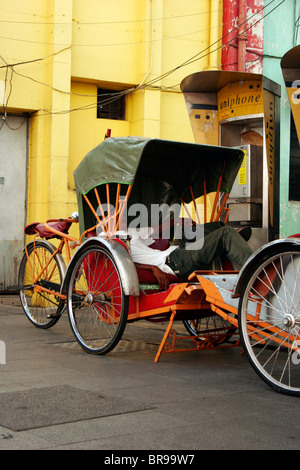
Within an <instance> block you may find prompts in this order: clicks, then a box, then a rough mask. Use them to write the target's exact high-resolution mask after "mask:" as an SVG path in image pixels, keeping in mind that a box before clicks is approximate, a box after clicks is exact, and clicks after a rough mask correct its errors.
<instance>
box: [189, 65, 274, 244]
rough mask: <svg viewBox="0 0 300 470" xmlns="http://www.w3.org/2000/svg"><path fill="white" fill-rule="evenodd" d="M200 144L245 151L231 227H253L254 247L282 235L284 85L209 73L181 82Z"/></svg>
mask: <svg viewBox="0 0 300 470" xmlns="http://www.w3.org/2000/svg"><path fill="white" fill-rule="evenodd" d="M181 90H182V92H183V94H184V98H185V102H186V105H187V110H188V113H189V117H190V121H191V126H192V130H193V134H194V139H195V142H196V143H202V144H203V143H205V144H209V145H219V146H229V147H240V148H242V150H243V151H244V161H243V164H242V166H241V168H240V170H239V173H238V175H237V178H236V180H235V183H234V185H233V188H232V190H231V192H230V195H229V198H228V200H227V207H228V209H229V217H228V223H229V224H231V225H232V226H234V227H237V228H239V227H240V226H245V225H250V226H251V227H252V230H253V235H252V237H251V244H252V246H253V248H254V249H257V248H259V247H260V246H262V245H263V244H265V243H267V242H269V241H271V240H273V239H275V238H278V236H279V102H280V86H279V85H278V84H277V83H275V82H273V81H271V80H269V79H267V78H266V77H264V76H263V75H260V74H255V73H243V72H232V71H216V70H214V71H204V72H198V73H194V74H192V75H189V76H187V77H186V78H185V79H184V80H183V81H182V83H181Z"/></svg>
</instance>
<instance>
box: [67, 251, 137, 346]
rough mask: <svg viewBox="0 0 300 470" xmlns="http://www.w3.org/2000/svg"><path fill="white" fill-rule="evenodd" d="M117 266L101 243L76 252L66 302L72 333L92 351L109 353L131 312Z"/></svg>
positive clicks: (119, 336)
mask: <svg viewBox="0 0 300 470" xmlns="http://www.w3.org/2000/svg"><path fill="white" fill-rule="evenodd" d="M128 304H129V300H128V296H126V295H125V294H124V291H123V286H122V281H121V277H120V274H119V270H118V267H117V265H116V263H115V260H114V258H113V256H112V254H111V253H110V252H109V250H107V249H106V248H105V247H104V246H102V245H92V246H89V247H87V248H86V249H84V250H82V251H81V252H79V253H78V254H77V257H76V259H75V260H74V266H73V269H72V271H71V273H70V278H69V282H68V287H67V305H68V313H69V320H70V324H71V328H72V330H73V333H74V335H75V337H76V339H77V341H78V343H79V344H80V345H81V347H82V348H83V349H84V350H85V351H87V352H88V353H91V354H106V353H108V352H109V351H111V350H112V349H113V348H114V347H115V346H116V345H117V344H118V342H119V341H120V339H121V337H122V334H123V331H124V328H125V325H126V321H127V315H128Z"/></svg>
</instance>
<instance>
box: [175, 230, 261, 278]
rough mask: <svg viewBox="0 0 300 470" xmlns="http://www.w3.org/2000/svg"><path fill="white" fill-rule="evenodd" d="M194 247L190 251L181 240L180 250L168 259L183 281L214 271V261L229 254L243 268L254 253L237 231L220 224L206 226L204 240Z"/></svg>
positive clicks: (190, 246) (196, 243)
mask: <svg viewBox="0 0 300 470" xmlns="http://www.w3.org/2000/svg"><path fill="white" fill-rule="evenodd" d="M175 244H178V243H177V242H175ZM193 245H194V246H192V245H189V249H186V247H184V246H183V242H182V240H180V243H179V248H177V250H175V251H173V252H172V253H171V254H170V256H169V257H168V259H167V264H168V266H170V268H171V269H172V270H173V271H174V272H175V274H176V275H177V276H179V277H181V278H183V279H187V278H188V276H189V275H190V274H191V273H192V272H194V271H197V270H202V269H212V263H213V261H214V260H215V259H216V258H218V257H220V256H223V255H225V254H228V255H229V257H230V258H231V259H232V260H233V261H234V262H235V263H236V264H238V265H239V266H243V264H244V263H245V262H246V261H247V259H248V258H249V257H250V256H251V255H252V253H253V252H252V250H251V248H250V246H249V245H248V243H247V242H246V241H245V240H244V239H243V237H242V236H241V235H240V234H239V233H238V232H237V231H236V230H235V229H233V228H232V227H230V226H227V225H222V223H219V222H213V223H211V224H206V225H205V230H204V240H198V241H196V242H195V243H194V244H193ZM199 247H200V248H199Z"/></svg>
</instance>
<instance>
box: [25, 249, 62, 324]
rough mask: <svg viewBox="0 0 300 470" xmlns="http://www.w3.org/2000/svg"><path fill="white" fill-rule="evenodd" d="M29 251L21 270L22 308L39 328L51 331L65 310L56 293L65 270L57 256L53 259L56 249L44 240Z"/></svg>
mask: <svg viewBox="0 0 300 470" xmlns="http://www.w3.org/2000/svg"><path fill="white" fill-rule="evenodd" d="M26 250H27V254H26V252H25V253H24V255H23V258H22V260H21V264H20V268H19V286H20V300H21V304H22V307H23V310H24V312H25V314H26V316H27V318H28V319H29V320H30V321H31V323H33V324H34V325H35V326H36V327H37V328H45V329H46V328H50V327H51V326H53V325H55V323H56V322H57V321H58V320H59V318H60V313H61V311H62V307H63V302H62V301H61V300H60V299H59V297H57V296H56V295H55V292H57V293H59V292H60V286H61V283H62V280H63V275H64V272H63V271H64V270H63V267H62V265H61V262H59V259H58V257H57V256H54V257H53V258H52V259H51V256H52V255H53V253H54V250H55V248H54V247H53V248H52V245H50V244H48V243H46V242H44V241H43V240H40V241H36V242H34V243H30V244H29V245H27V247H26ZM43 288H44V290H43ZM47 290H48V291H51V292H52V293H49V292H47ZM53 292H54V293H53Z"/></svg>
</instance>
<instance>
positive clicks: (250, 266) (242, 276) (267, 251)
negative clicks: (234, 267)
mask: <svg viewBox="0 0 300 470" xmlns="http://www.w3.org/2000/svg"><path fill="white" fill-rule="evenodd" d="M295 245H300V239H299V238H298V239H297V238H282V239H280V240H274V241H272V242H270V243H267V244H266V245H264V246H262V247H261V248H259V249H258V250H257V251H255V252H254V253H253V255H252V256H250V258H249V259H248V260H247V261H246V263H245V264H244V266H243V267H242V269H241V270H240V272H239V274H238V276H237V279H236V282H235V285H234V288H233V292H232V297H233V298H236V297H239V296H240V294H241V291H242V288H243V285H244V283H245V281H246V279H248V277H249V275H250V273H251V272H252V271H253V270H254V269H256V268H257V267H258V266H259V264H262V263H263V262H264V261H266V260H267V259H268V258H270V257H271V256H273V255H274V254H276V253H277V251H278V247H279V246H280V248H281V249H282V248H286V250H291V249H292V248H293V246H295Z"/></svg>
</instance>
